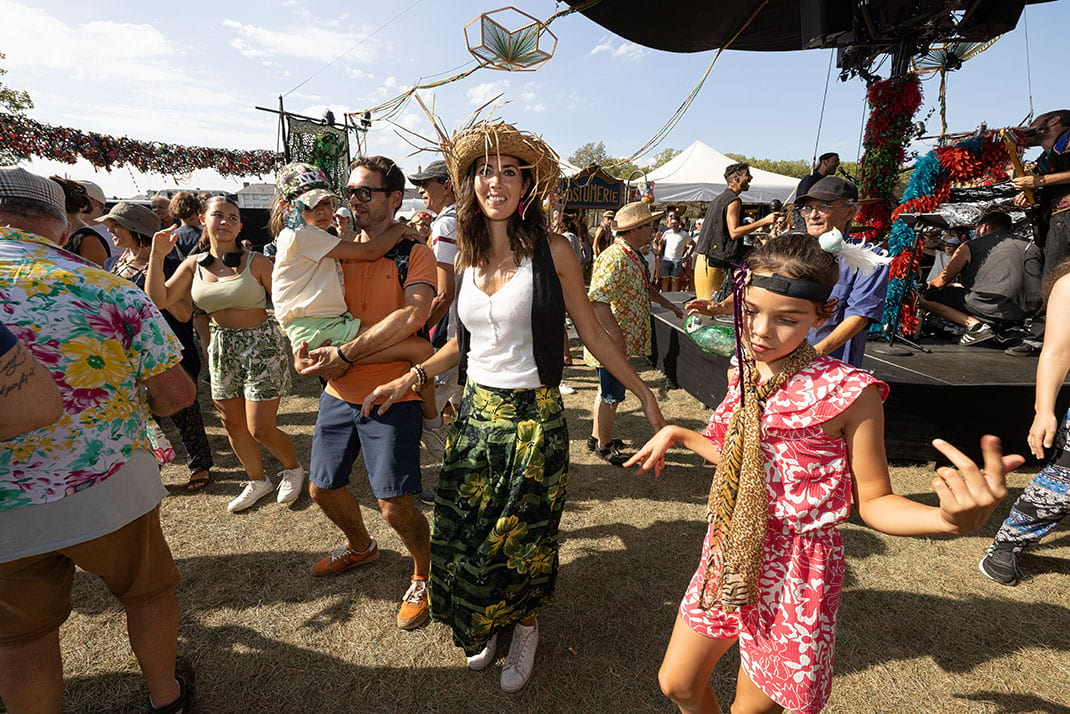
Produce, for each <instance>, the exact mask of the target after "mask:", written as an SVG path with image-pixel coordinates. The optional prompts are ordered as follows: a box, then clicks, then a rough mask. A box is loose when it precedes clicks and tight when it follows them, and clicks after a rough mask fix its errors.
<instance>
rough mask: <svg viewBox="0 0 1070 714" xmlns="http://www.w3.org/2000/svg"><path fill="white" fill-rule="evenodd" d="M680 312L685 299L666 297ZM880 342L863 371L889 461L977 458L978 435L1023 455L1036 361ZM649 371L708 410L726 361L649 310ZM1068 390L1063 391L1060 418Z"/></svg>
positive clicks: (718, 394) (666, 315)
mask: <svg viewBox="0 0 1070 714" xmlns="http://www.w3.org/2000/svg"><path fill="white" fill-rule="evenodd" d="M666 296H667V297H668V298H669V299H670V300H672V301H673V302H674V303H676V304H680V305H682V304H683V300H684V299H685V298H688V297H690V295H686V294H684V293H668V294H667V295H666ZM884 345H885V343H883V342H870V343H869V344H868V345H867V346H866V360H865V363H864V366H865V368H866V369H869V370H870V371H872V372H873V373H874V374H875V375H876V376H877V377H878V378H879V379H882V380H884V381H885V382H887V383H888V385H889V386H890V387H891V394H890V395H889V396H888V401H887V402H886V403H885V409H884V411H885V429H884V431H885V445H886V448H887V450H888V458H890V459H900V460H909V461H933V460H936V459H937V457H938V456H939V454H938V452H937V451H936V450H935V449H934V448H933V447H932V446H931V445H930V443H929V442H930V441H932V440H933V439H934V438H936V437H938V436H939V437H940V438H942V439H946V440H947V441H950V442H952V443H953V444H955V445H956V446H958V447H959V448H961V449H962V450H963V451H965V452H967V453H969V454H971V455H973V456H975V457H976V456H977V455H979V453H980V447H979V440H980V438H981V436H982V435H983V434H995V435H997V436H999V437H1000V438H1001V439H1003V445H1004V451H1005V452H1007V453H1020V454H1023V455H1024V454H1027V453H1028V447H1027V446H1026V442H1025V437H1026V432H1027V431H1028V429H1029V425H1030V424H1031V423H1032V420H1033V387H1034V384H1035V377H1036V368H1037V358H1036V357H1028V358H1023V357H1011V356H1009V355H1006V354H1004V353H1003V351H1002V350H1001V349H997V348H994V347H992V348H989V347H986V346H983V345H978V346H976V347H962V346H960V345H957V344H949V343H946V342H942V343H941V342H933V343H929V342H926V343H925V347H928V348H929V349H931V350H932V352H931V353H928V354H927V353H924V352H917V351H914V350H909V351H910V353H911V354H909V355H907V356H902V357H901V356H891V355H885V354H881V353H880V351H879V350H880V348H881V347H882V346H884ZM652 352H653V356H654V357H655V360H654V361H655V364H657V366H658V367H659V368H660V369H661V370H662V372H664V373H665V376H666V377H668V378H669V380H670V381H671V382H673V383H674V384H676V385H677V386H679V387H682V388H683V389H685V390H687V392H688V393H690V394H691V395H692V396H694V397H695V398H696V399H698V400H699V401H701V402H702V403H703V404H705V405H706V406H707V407H710V408H713V407H714V406H716V405H717V404H718V403H719V402H720V401H721V398H722V397H723V396H724V393H725V389H726V387H727V370H728V362H729V358H728V357H719V356H716V355H710V354H706V353H705V352H702V351H701V350H700V349H699V348H698V347H697V346H696V345H695V344H694V343H693V342H692V341H691V340H690V339H688V337H687V335H686V334H685V333H684V331H683V322H682V321H681V320H678V319H677V318H676V317H675V316H674V315H673V314H672V313H670V312H669V311H667V310H664V309H662V308H660V307H657V306H655V307H654V349H653V350H652ZM1068 392H1070V390H1063V394H1064V397H1063V399H1062V400H1061V401H1060V405H1059V410H1060V411H1058V412H1057V413H1059V414H1062V413H1064V411H1065V409H1066V406H1067V405H1066V402H1067V399H1068V397H1070V394H1068Z"/></svg>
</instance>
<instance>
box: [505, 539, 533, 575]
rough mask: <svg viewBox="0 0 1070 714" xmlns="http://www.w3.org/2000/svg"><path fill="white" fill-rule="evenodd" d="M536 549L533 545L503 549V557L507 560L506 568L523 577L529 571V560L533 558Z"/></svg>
mask: <svg viewBox="0 0 1070 714" xmlns="http://www.w3.org/2000/svg"><path fill="white" fill-rule="evenodd" d="M537 547H538V546H536V545H535V544H534V543H528V544H527V545H523V546H519V545H518V546H513V547H507V548H506V549H505V555H506V557H507V558H508V561H506V564H505V565H506V567H507V568H509V569H510V570H515V571H516V572H518V573H520V574H521V575H524V574H525V573H527V572H528V571H529V570H531V559H532V558H533V557H534V556H535V553H536V548H537Z"/></svg>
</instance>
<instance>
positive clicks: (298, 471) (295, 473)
mask: <svg viewBox="0 0 1070 714" xmlns="http://www.w3.org/2000/svg"><path fill="white" fill-rule="evenodd" d="M304 485H305V470H304V469H303V468H301V467H300V466H298V467H297V468H294V469H286V470H285V471H280V472H279V494H278V496H276V497H275V500H276V501H278V502H279V503H293V502H294V501H296V500H297V497H298V496H300V495H301V488H302V487H303V486H304Z"/></svg>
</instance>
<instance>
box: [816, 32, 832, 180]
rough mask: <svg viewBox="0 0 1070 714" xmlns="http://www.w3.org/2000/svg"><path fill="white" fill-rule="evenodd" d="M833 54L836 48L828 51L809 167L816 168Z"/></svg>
mask: <svg viewBox="0 0 1070 714" xmlns="http://www.w3.org/2000/svg"><path fill="white" fill-rule="evenodd" d="M835 54H836V50H830V51H829V67H828V70H826V71H825V93H824V94H822V95H821V114H820V115H818V117H817V136H816V137H815V138H814V156H813V158H811V159H810V167H811V169H815V168H817V147H818V144H820V143H821V127H822V126H824V123H825V102H827V101H828V98H829V79H830V78H831V77H832V58H833V56H835Z"/></svg>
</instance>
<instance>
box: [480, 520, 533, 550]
mask: <svg viewBox="0 0 1070 714" xmlns="http://www.w3.org/2000/svg"><path fill="white" fill-rule="evenodd" d="M527 532H528V524H527V523H524V522H523V521H521V520H520V519H519V518H517V517H516V516H506V517H505V518H499V519H498V522H497V523H496V524H495V525H494V530H493V531H491V533H490V535H489V536H487V540H488V541H489V542H490V546H491V548H490V551H491V553H497V552H498V550H500V549H501V548H502V546H505V547H506V548H511V547H515V541H518V540H519V539H520V538H523V537H524V534H525V533H527Z"/></svg>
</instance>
